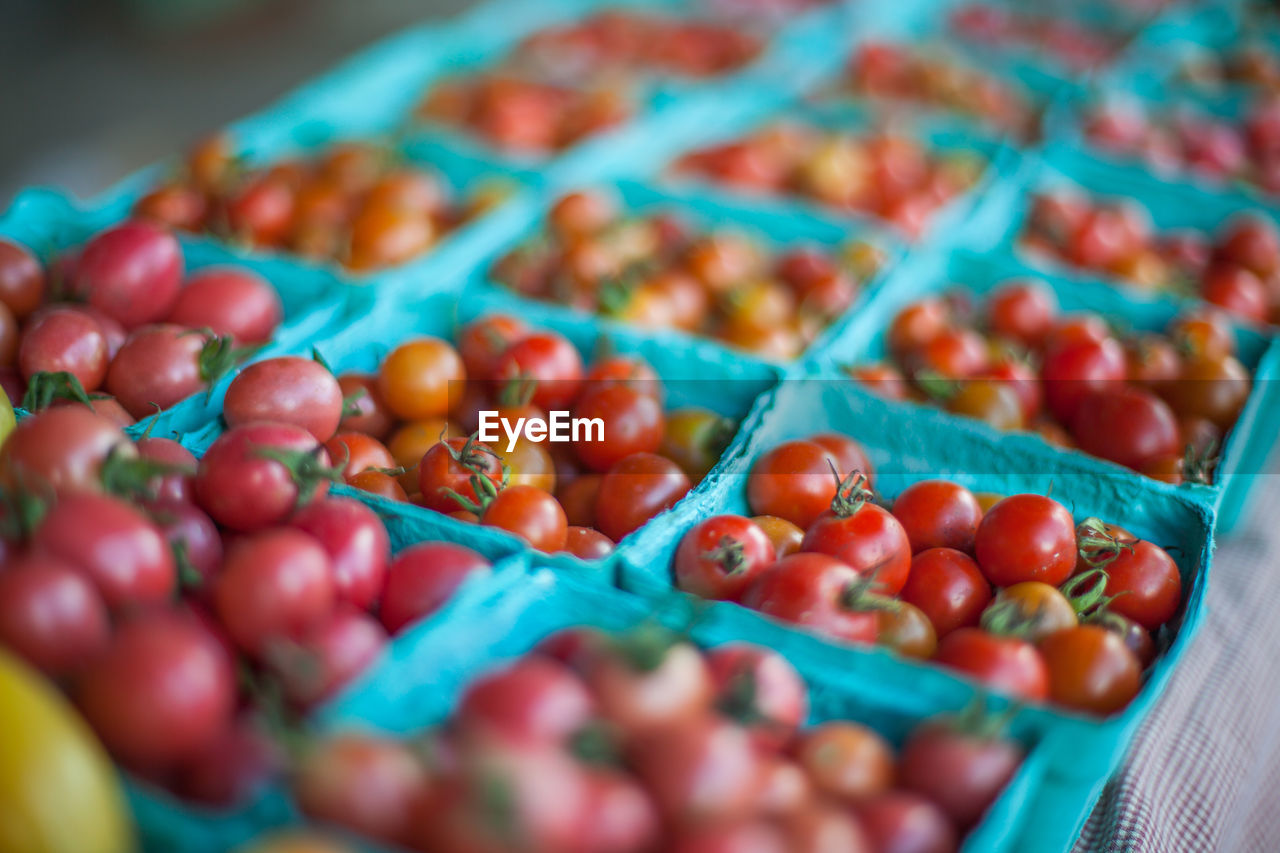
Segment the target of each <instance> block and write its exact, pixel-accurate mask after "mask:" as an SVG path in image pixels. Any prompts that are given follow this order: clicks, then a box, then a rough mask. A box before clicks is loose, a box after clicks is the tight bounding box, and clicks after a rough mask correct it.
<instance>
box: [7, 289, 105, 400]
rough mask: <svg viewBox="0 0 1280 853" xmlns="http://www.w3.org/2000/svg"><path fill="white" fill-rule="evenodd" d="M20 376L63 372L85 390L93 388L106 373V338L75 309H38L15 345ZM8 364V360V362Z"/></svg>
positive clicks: (85, 314)
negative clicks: (18, 342)
mask: <svg viewBox="0 0 1280 853" xmlns="http://www.w3.org/2000/svg"><path fill="white" fill-rule="evenodd" d="M17 355H18V368H19V369H20V370H21V371H22V378H23V379H26V380H28V381H29V380H30V379H31V377H32V376H34V375H35V374H37V373H59V372H66V373H70V374H71V375H73V376H75V378H76V380H77V381H78V382H79V383H80V384H81V386H83V387H84V390H86V391H96V390H97V389H98V387H99V386H100V385H102V381H103V379H105V378H106V375H107V359H108V352H107V338H106V336H105V335H104V334H103V333H102V327H101V326H100V325H99V324H98V322H97V321H96V320H94V319H93V317H91V316H89V314H87V313H86V312H84V311H81V310H79V309H77V308H53V309H50V310H48V311H41V312H40V314H38V315H37V316H36V318H35V319H34V321H33V322H31V323H30V324H29V325H28V326H27V329H26V331H25V333H24V334H23V335H22V342H21V344H20V345H19V348H18V353H17ZM10 363H12V362H10Z"/></svg>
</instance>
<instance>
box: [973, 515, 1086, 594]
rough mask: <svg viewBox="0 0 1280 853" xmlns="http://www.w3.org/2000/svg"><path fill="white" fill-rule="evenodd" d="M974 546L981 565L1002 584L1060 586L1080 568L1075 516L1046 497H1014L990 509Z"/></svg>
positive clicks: (989, 576)
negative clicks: (1077, 559) (1029, 582)
mask: <svg viewBox="0 0 1280 853" xmlns="http://www.w3.org/2000/svg"><path fill="white" fill-rule="evenodd" d="M973 545H974V554H975V556H976V557H977V559H978V566H979V567H981V569H982V573H983V574H984V575H985V576H986V578H987V580H989V581H991V582H992V583H993V584H995V585H996V586H1009V585H1011V584H1015V583H1018V582H1019V581H1027V580H1038V581H1043V582H1045V583H1047V584H1050V585H1052V586H1056V585H1058V584H1060V583H1062V582H1063V581H1064V580H1066V579H1067V578H1068V577H1069V576H1070V575H1071V572H1072V570H1073V569H1074V568H1075V565H1076V535H1075V522H1074V520H1073V519H1072V518H1071V513H1070V512H1068V511H1067V509H1066V507H1064V506H1063V505H1062V504H1060V503H1058V502H1057V501H1055V500H1053V499H1051V498H1047V497H1044V496H1043V495H1033V494H1024V495H1013V496H1012V497H1008V498H1005V499H1004V500H1002V501H1000V502H999V503H998V504H996V505H995V506H993V507H992V508H991V509H989V510H987V513H986V515H984V516H983V518H982V522H981V523H980V524H979V525H978V532H977V534H976V536H975V537H974V543H973Z"/></svg>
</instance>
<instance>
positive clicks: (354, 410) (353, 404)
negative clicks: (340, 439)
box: [338, 373, 421, 456]
mask: <svg viewBox="0 0 1280 853" xmlns="http://www.w3.org/2000/svg"><path fill="white" fill-rule="evenodd" d="M338 388H339V389H341V391H342V412H343V414H342V421H341V422H340V423H339V424H338V429H340V430H344V431H347V432H362V433H364V434H365V435H368V436H371V437H373V438H376V439H378V440H379V441H382V440H383V439H385V438H386V437H387V435H388V434H390V432H391V428H392V427H393V426H394V425H395V419H394V418H393V417H392V415H391V413H390V412H389V411H388V410H387V404H386V403H384V402H382V395H381V393H380V392H379V391H378V378H377V377H376V376H370V375H368V374H364V373H345V374H343V375H342V376H339V377H338ZM420 455H421V454H419V456H420Z"/></svg>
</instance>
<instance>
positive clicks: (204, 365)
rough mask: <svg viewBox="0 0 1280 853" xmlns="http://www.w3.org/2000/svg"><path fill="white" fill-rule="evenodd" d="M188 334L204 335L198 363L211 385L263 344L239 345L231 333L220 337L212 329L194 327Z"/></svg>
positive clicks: (206, 381) (202, 374) (203, 375)
mask: <svg viewBox="0 0 1280 853" xmlns="http://www.w3.org/2000/svg"><path fill="white" fill-rule="evenodd" d="M187 334H192V335H201V336H203V337H204V339H205V342H204V346H202V347H201V348H200V355H199V356H198V357H197V359H196V363H197V365H198V366H199V369H200V378H201V379H202V380H204V382H205V383H207V384H208V385H209V386H211V389H210V390H212V386H213V384H214V383H216V382H217V381H218V380H219V379H221V378H222V377H224V376H226V375H227V374H228V373H230V372H231V370H232V368H234V367H236V366H238V365H240V364H242V363H243V362H244V361H245V359H247V358H249V356H251V355H253V354H254V353H255V352H257V351H258V350H260V349H262V344H253V345H251V346H245V347H238V346H236V345H235V341H234V340H233V339H232V337H231V336H230V335H222V336H221V337H219V336H218V335H215V334H214V333H213V330H212V329H208V328H205V329H193V330H191V331H190V332H188V333H187Z"/></svg>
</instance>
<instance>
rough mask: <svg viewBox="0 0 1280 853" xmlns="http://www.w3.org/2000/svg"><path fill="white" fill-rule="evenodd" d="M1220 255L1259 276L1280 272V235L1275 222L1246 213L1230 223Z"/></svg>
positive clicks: (1222, 241)
mask: <svg viewBox="0 0 1280 853" xmlns="http://www.w3.org/2000/svg"><path fill="white" fill-rule="evenodd" d="M1218 252H1219V254H1220V255H1221V256H1222V257H1223V258H1224V259H1226V260H1228V261H1231V262H1232V263H1236V264H1239V265H1240V266H1242V267H1244V268H1245V269H1248V270H1251V271H1252V272H1254V273H1255V274H1257V275H1259V276H1268V275H1271V274H1272V273H1274V272H1276V271H1277V270H1280V234H1277V233H1276V226H1275V224H1274V223H1272V222H1270V221H1269V220H1266V219H1263V218H1261V217H1259V216H1255V215H1252V214H1245V215H1242V216H1240V217H1238V218H1236V219H1235V220H1234V221H1232V222H1231V223H1229V224H1228V226H1227V233H1226V234H1225V235H1223V236H1222V237H1221V238H1220V239H1219V241H1218Z"/></svg>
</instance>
